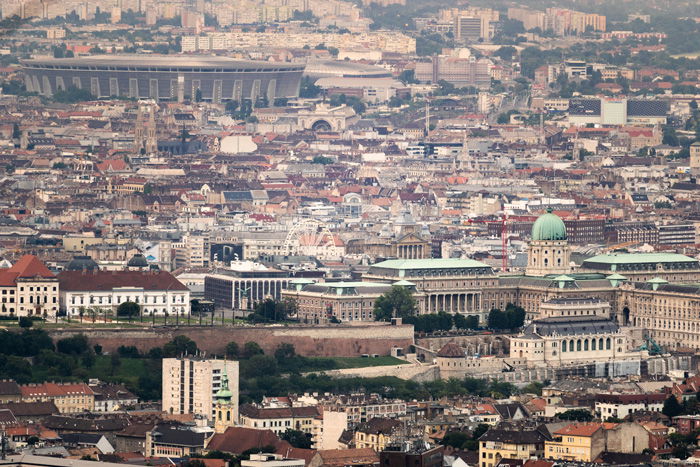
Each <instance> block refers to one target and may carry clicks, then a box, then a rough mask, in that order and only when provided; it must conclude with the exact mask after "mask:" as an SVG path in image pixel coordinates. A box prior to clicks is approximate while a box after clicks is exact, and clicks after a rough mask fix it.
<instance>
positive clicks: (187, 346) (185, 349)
mask: <svg viewBox="0 0 700 467" xmlns="http://www.w3.org/2000/svg"><path fill="white" fill-rule="evenodd" d="M196 353H197V343H196V342H195V341H193V340H192V339H190V338H189V337H187V336H175V338H174V339H173V340H171V341H170V342H168V343H167V344H165V345H164V346H163V356H164V357H178V356H180V355H183V354H184V355H194V354H196Z"/></svg>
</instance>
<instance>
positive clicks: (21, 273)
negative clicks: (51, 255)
mask: <svg viewBox="0 0 700 467" xmlns="http://www.w3.org/2000/svg"><path fill="white" fill-rule="evenodd" d="M8 271H12V272H16V273H17V274H18V277H22V278H30V277H37V276H39V277H44V278H53V277H56V276H55V275H54V274H53V273H52V272H51V271H49V268H47V267H46V265H45V264H44V263H42V262H41V260H40V259H39V258H37V257H36V256H34V255H24V256H22V257H21V258H20V259H19V261H17V262H16V263H15V264H14V265H13V266H12V267H11V268H10V269H8Z"/></svg>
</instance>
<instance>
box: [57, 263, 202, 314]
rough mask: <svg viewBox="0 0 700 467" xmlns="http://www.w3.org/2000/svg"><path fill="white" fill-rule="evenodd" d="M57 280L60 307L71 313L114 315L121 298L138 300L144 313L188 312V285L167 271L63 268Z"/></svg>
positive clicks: (125, 300) (132, 300)
mask: <svg viewBox="0 0 700 467" xmlns="http://www.w3.org/2000/svg"><path fill="white" fill-rule="evenodd" d="M58 283H59V284H60V285H61V292H60V297H61V310H62V311H64V312H65V313H66V314H67V315H68V316H71V317H76V316H83V315H84V314H85V313H86V312H87V311H89V310H93V311H96V312H100V313H109V314H112V315H116V312H117V309H118V308H119V305H120V304H122V303H124V302H134V303H137V304H138V305H139V307H140V310H141V314H142V315H143V316H151V315H159V316H164V315H166V314H167V315H171V316H174V315H188V314H189V313H190V291H189V289H188V288H187V287H186V286H185V285H184V284H182V283H181V282H180V281H178V280H177V279H176V278H175V277H174V276H173V275H172V274H170V273H169V272H166V271H147V272H144V271H97V270H95V271H90V272H86V271H62V272H61V273H60V274H59V275H58Z"/></svg>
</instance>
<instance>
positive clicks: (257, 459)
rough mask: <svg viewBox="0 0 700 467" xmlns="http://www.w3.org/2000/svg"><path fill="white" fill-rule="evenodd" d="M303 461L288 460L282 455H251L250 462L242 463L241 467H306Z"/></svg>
mask: <svg viewBox="0 0 700 467" xmlns="http://www.w3.org/2000/svg"><path fill="white" fill-rule="evenodd" d="M304 465H306V462H305V461H304V460H303V459H287V458H286V457H284V456H282V455H280V454H251V455H250V460H247V461H241V467H304Z"/></svg>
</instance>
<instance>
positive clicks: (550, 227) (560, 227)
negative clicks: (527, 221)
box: [532, 209, 566, 240]
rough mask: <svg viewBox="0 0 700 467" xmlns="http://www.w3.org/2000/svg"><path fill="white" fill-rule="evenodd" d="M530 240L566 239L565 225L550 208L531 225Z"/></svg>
mask: <svg viewBox="0 0 700 467" xmlns="http://www.w3.org/2000/svg"><path fill="white" fill-rule="evenodd" d="M532 240H566V226H565V225H564V221H562V220H561V218H560V217H559V216H557V215H556V214H552V210H551V209H548V210H547V214H542V215H541V216H540V217H538V218H537V220H536V221H535V223H534V224H533V226H532Z"/></svg>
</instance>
